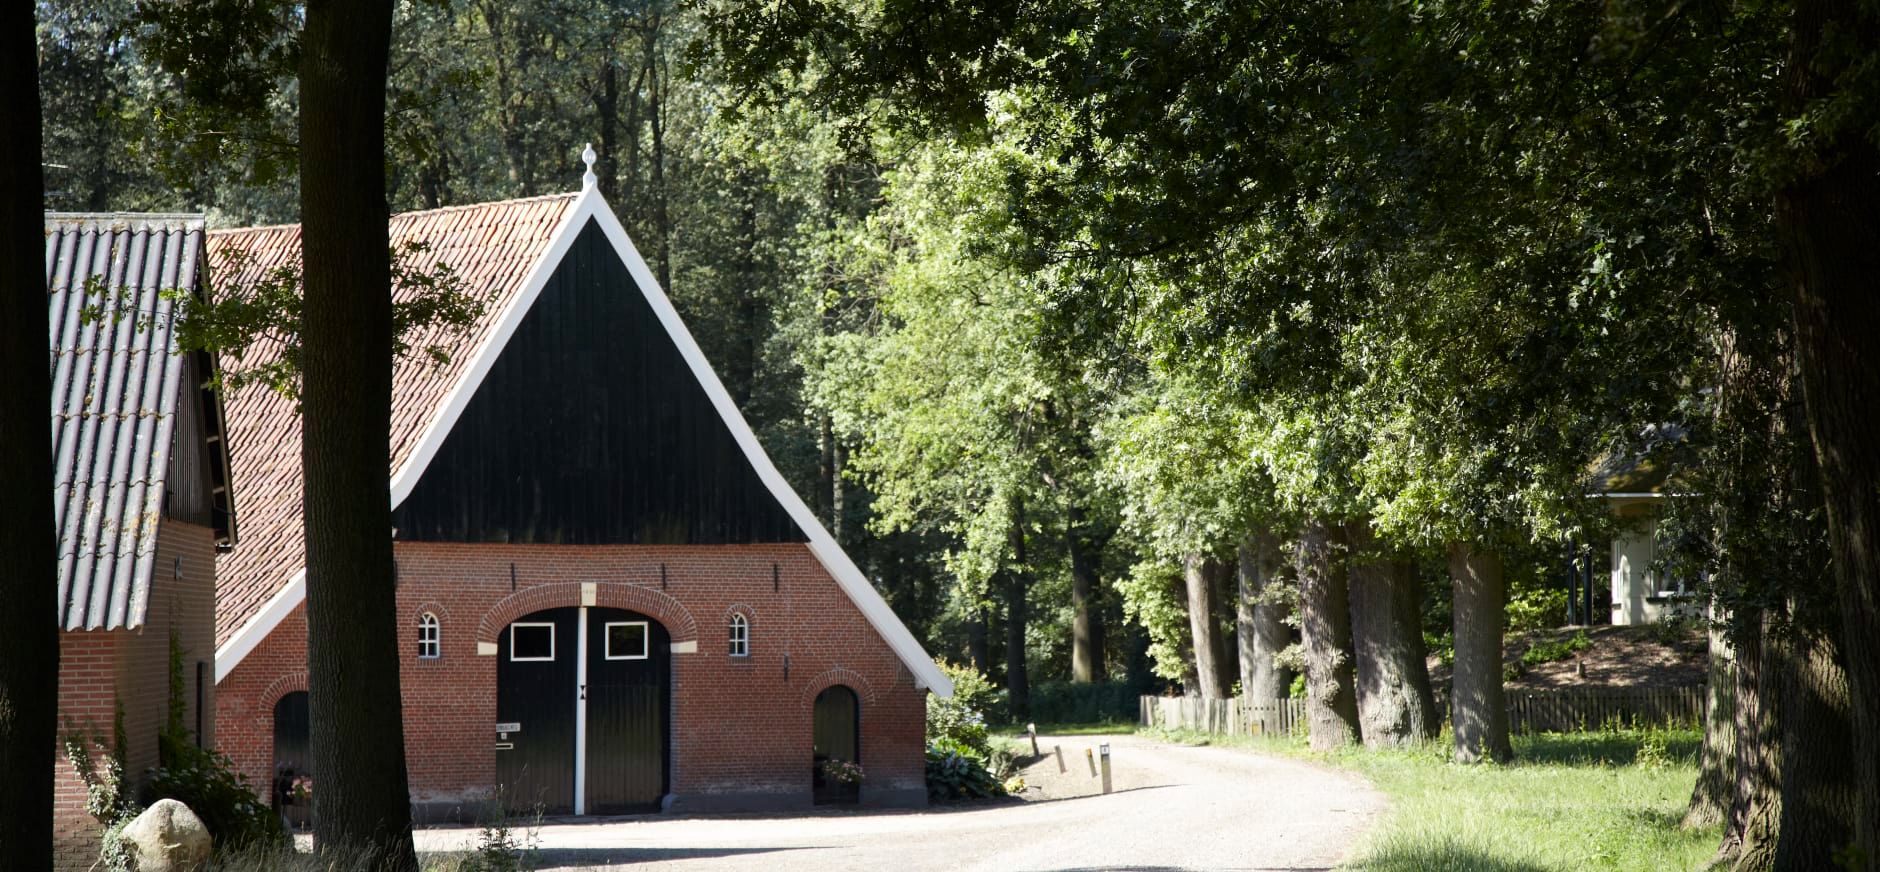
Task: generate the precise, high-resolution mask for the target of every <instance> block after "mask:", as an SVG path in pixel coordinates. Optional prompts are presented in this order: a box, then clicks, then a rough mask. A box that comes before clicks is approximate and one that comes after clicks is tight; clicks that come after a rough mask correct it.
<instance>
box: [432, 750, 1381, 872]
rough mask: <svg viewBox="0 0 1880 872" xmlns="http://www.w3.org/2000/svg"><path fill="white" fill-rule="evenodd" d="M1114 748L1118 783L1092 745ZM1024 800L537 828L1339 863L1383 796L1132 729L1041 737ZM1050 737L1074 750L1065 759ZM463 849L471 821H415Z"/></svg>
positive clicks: (651, 865)
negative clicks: (1094, 762)
mask: <svg viewBox="0 0 1880 872" xmlns="http://www.w3.org/2000/svg"><path fill="white" fill-rule="evenodd" d="M1105 741H1107V742H1109V743H1110V745H1111V748H1112V756H1111V760H1112V773H1113V784H1114V788H1115V791H1114V792H1113V793H1111V794H1110V795H1108V796H1102V795H1079V794H1092V793H1095V792H1096V791H1097V790H1098V788H1097V784H1098V781H1097V779H1095V778H1093V777H1091V775H1090V774H1089V768H1088V766H1087V764H1086V762H1085V757H1084V749H1085V748H1094V747H1095V746H1096V745H1097V743H1099V742H1105ZM1039 744H1040V745H1041V746H1042V748H1043V750H1044V751H1045V758H1044V759H1043V760H1042V761H1040V762H1038V763H1036V764H1033V765H1032V766H1031V767H1029V768H1028V769H1027V771H1026V773H1025V775H1026V779H1027V781H1028V782H1030V783H1032V784H1034V785H1035V786H1034V787H1033V788H1032V789H1030V790H1028V791H1027V795H1028V801H1025V802H1010V803H995V804H983V805H972V806H968V807H965V808H957V807H947V806H935V807H933V808H930V809H927V810H925V811H899V812H860V811H837V812H822V811H819V812H816V813H812V814H805V815H797V816H791V817H762V816H721V817H687V818H667V817H658V816H645V817H635V818H621V819H615V820H611V821H604V822H593V823H568V824H564V823H551V824H547V825H545V826H543V827H541V828H540V829H539V830H538V831H536V833H535V836H536V844H537V845H538V847H539V853H538V855H537V857H536V860H537V862H538V863H539V864H540V865H541V867H543V868H549V869H611V868H624V867H626V866H628V865H631V866H632V867H633V868H635V869H683V870H707V869H764V870H782V872H788V870H804V872H829V870H841V869H869V870H886V872H919V870H928V869H933V870H953V869H974V870H977V869H985V870H1008V869H1010V870H1041V869H1052V870H1096V869H1154V870H1174V869H1328V868H1330V867H1332V866H1333V865H1335V864H1336V863H1337V862H1338V861H1339V860H1340V859H1341V858H1343V857H1344V856H1345V855H1346V854H1347V852H1348V851H1349V850H1350V848H1351V846H1352V844H1353V842H1354V841H1355V840H1356V838H1357V837H1358V836H1359V835H1360V834H1361V833H1362V832H1363V831H1364V830H1365V829H1366V828H1367V827H1368V826H1369V824H1370V823H1371V821H1372V820H1373V819H1374V818H1375V817H1376V815H1377V814H1378V813H1379V812H1381V811H1382V810H1383V809H1384V807H1385V802H1384V799H1383V797H1382V796H1380V795H1379V794H1378V793H1377V791H1375V790H1373V789H1372V788H1371V787H1370V786H1369V785H1366V784H1365V783H1364V782H1363V781H1362V780H1360V779H1358V778H1356V777H1354V776H1351V775H1346V774H1343V773H1339V772H1335V771H1332V770H1330V769H1325V768H1321V767H1318V766H1314V765H1311V764H1309V763H1302V762H1299V761H1295V760H1287V759H1283V758H1278V757H1268V756H1264V755H1258V754H1250V753H1244V752H1239V751H1231V750H1223V749H1218V748H1190V747H1183V746H1178V745H1168V744H1163V743H1159V742H1154V741H1150V740H1147V739H1142V738H1138V737H1135V736H1109V737H1096V736H1075V737H1066V738H1062V739H1054V738H1049V737H1040V738H1039ZM1053 746H1057V747H1059V748H1061V749H1062V751H1063V760H1064V766H1063V771H1060V768H1059V765H1058V762H1057V757H1056V756H1055V755H1053V754H1052V753H1051V751H1052V748H1053ZM417 835H418V849H419V850H420V851H427V852H428V851H449V850H460V849H463V848H466V847H468V846H470V845H472V844H474V842H475V840H476V835H477V833H476V831H475V830H472V829H430V830H420V831H419V832H418V834H417Z"/></svg>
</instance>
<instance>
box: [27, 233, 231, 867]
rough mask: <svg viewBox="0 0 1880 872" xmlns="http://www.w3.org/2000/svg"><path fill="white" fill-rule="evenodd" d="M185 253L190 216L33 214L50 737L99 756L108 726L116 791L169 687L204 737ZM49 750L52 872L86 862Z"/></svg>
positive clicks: (210, 595)
mask: <svg viewBox="0 0 1880 872" xmlns="http://www.w3.org/2000/svg"><path fill="white" fill-rule="evenodd" d="M203 252H204V235H203V222H202V219H201V218H200V217H199V216H194V215H130V214H97V215H74V214H50V215H47V216H46V313H47V323H48V336H49V340H50V341H49V343H48V347H49V350H50V353H51V365H52V366H51V369H52V377H53V378H52V381H53V384H52V403H51V418H52V422H51V423H52V440H53V457H54V464H53V475H54V485H53V493H52V501H53V507H54V516H55V519H56V525H57V533H58V547H59V557H58V566H59V576H58V579H57V580H56V583H57V584H58V589H59V595H58V602H59V614H58V615H57V620H58V621H59V627H60V629H61V630H62V632H61V633H60V635H59V657H60V663H59V718H60V723H61V732H62V733H63V734H64V735H66V736H73V735H85V736H89V737H91V738H93V739H95V740H96V741H95V742H94V743H93V745H92V748H91V750H92V753H93V754H95V755H96V756H97V757H98V758H100V759H102V758H103V757H104V756H106V755H108V754H110V753H112V750H113V747H112V746H113V745H114V744H115V742H114V739H113V732H114V724H115V722H117V721H118V719H119V718H120V717H121V718H122V726H123V738H124V746H123V751H124V764H125V766H124V771H125V773H126V775H127V777H128V778H129V779H131V780H132V781H133V782H134V781H135V779H136V778H137V777H138V776H139V775H140V774H141V773H143V772H145V771H146V770H148V769H149V768H150V767H152V766H155V765H157V762H158V760H157V734H158V731H159V730H160V729H161V728H162V727H163V726H164V723H165V719H166V718H167V717H168V716H169V712H170V702H171V700H172V694H173V693H174V694H176V695H178V696H180V697H181V698H180V703H181V705H182V709H181V712H182V716H183V721H184V723H183V726H184V729H185V730H186V731H187V732H188V733H189V734H190V735H191V736H192V738H193V739H194V741H196V742H199V743H204V744H206V743H209V742H211V741H212V740H213V738H214V723H213V720H214V719H213V712H214V681H213V680H212V673H213V670H214V659H213V657H214V648H215V645H214V638H215V630H214V614H215V558H216V552H217V551H218V550H221V549H226V548H227V547H228V546H230V545H232V544H233V543H234V541H235V526H234V515H233V513H232V508H233V506H232V503H231V501H230V493H229V488H228V484H229V457H228V452H227V449H226V445H225V443H224V441H223V438H222V434H223V429H222V427H223V416H222V408H221V404H220V403H219V402H218V401H217V399H216V394H215V392H214V391H213V390H212V389H211V387H210V383H209V382H210V379H211V377H212V376H213V374H214V367H213V364H212V362H211V360H210V358H209V356H208V355H206V354H201V353H195V354H184V353H179V351H178V348H177V345H176V335H175V329H174V328H175V324H174V318H173V315H174V313H175V312H176V311H178V309H179V308H180V307H179V306H178V300H179V298H180V297H181V296H185V295H192V294H201V293H202V292H203V290H204V283H203ZM48 583H53V580H51V579H48ZM172 641H174V648H173V647H172ZM173 654H174V657H175V659H176V660H177V661H179V662H178V663H177V665H178V666H180V670H181V679H182V680H181V685H180V686H179V687H176V688H174V689H173V688H172V687H171V681H170V677H171V671H170V667H171V664H172V657H173ZM49 751H51V756H52V757H53V760H52V761H51V765H52V767H53V771H54V781H55V802H56V803H57V808H56V811H55V814H54V826H55V838H56V840H57V845H56V850H57V858H58V864H59V868H62V869H63V868H71V869H86V868H90V867H91V866H92V864H93V863H94V862H95V861H96V860H97V857H98V833H99V830H100V829H101V827H100V824H99V823H98V822H97V821H95V820H93V819H92V818H91V816H90V815H89V814H87V813H86V811H85V798H86V797H85V785H84V783H83V782H82V781H81V780H80V779H79V778H78V776H77V775H76V773H75V772H74V770H73V768H72V766H71V765H70V764H69V763H68V762H67V761H66V759H65V755H64V754H63V752H62V750H61V749H49Z"/></svg>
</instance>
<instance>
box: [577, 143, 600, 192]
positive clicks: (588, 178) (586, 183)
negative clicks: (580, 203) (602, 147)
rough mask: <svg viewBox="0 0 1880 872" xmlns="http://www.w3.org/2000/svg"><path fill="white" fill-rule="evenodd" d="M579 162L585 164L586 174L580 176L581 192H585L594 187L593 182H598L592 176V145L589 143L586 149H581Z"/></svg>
mask: <svg viewBox="0 0 1880 872" xmlns="http://www.w3.org/2000/svg"><path fill="white" fill-rule="evenodd" d="M581 161H582V162H583V163H586V164H587V172H585V173H582V174H581V190H583V191H585V190H587V189H589V188H592V187H594V183H595V182H598V181H600V179H599V178H597V177H596V176H595V175H594V143H591V142H590V143H588V144H587V147H586V148H583V149H581Z"/></svg>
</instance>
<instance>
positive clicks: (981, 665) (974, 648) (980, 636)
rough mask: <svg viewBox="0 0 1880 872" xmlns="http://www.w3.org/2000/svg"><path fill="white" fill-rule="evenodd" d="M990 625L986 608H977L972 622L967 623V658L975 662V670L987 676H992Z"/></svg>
mask: <svg viewBox="0 0 1880 872" xmlns="http://www.w3.org/2000/svg"><path fill="white" fill-rule="evenodd" d="M990 623H991V620H990V619H988V618H987V617H986V609H985V607H984V606H980V607H978V608H975V609H974V610H973V617H972V620H970V621H967V622H966V653H967V656H969V657H971V658H972V660H973V670H974V671H976V672H978V673H979V674H980V675H987V676H989V675H991V674H992V640H991V639H990V638H988V636H989V634H990V633H991V627H989V626H988V625H989V624H990Z"/></svg>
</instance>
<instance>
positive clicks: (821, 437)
mask: <svg viewBox="0 0 1880 872" xmlns="http://www.w3.org/2000/svg"><path fill="white" fill-rule="evenodd" d="M827 321H828V318H827V317H826V316H825V318H824V322H825V323H824V325H823V335H825V336H826V335H828V333H829V331H828V324H827ZM818 418H819V420H818V422H817V429H816V454H817V458H818V459H817V462H816V483H817V484H818V485H821V487H818V488H816V493H815V497H816V499H815V503H816V513H817V514H819V515H824V516H825V517H827V516H828V515H827V513H828V512H829V507H830V505H831V504H833V503H834V502H835V492H836V484H835V481H836V437H835V429H834V424H833V423H832V422H831V421H830V419H829V413H828V412H824V413H822V414H821V415H819V416H818Z"/></svg>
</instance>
